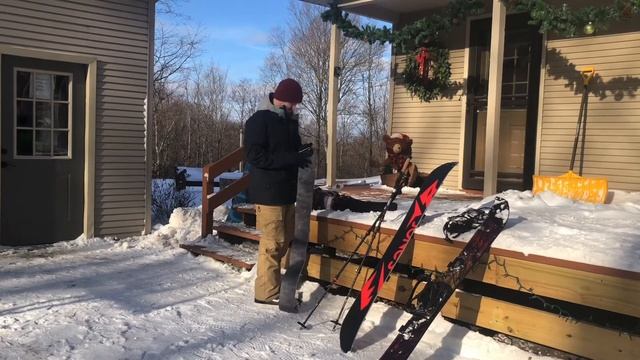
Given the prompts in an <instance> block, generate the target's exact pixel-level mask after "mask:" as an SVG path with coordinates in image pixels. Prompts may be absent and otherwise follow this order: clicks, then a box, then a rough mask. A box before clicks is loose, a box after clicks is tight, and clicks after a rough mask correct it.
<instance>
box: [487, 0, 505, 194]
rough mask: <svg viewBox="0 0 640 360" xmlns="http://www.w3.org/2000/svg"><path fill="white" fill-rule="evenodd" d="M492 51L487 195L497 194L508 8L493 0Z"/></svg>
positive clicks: (488, 118)
mask: <svg viewBox="0 0 640 360" xmlns="http://www.w3.org/2000/svg"><path fill="white" fill-rule="evenodd" d="M491 16H492V18H491V50H490V57H489V94H488V98H487V131H486V139H485V149H486V151H485V159H484V195H485V196H489V195H492V194H495V193H496V192H497V187H498V149H499V148H500V107H501V106H500V104H501V101H500V100H501V98H502V64H503V62H504V32H505V31H504V30H505V23H506V18H507V9H506V7H505V5H504V3H503V2H502V1H501V0H493V11H492V15H491Z"/></svg>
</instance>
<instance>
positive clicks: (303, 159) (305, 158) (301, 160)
mask: <svg viewBox="0 0 640 360" xmlns="http://www.w3.org/2000/svg"><path fill="white" fill-rule="evenodd" d="M297 155H298V159H297V164H298V167H300V168H302V169H305V168H307V167H308V166H309V165H311V156H313V144H311V143H309V144H303V145H302V146H301V147H300V150H298V154H297Z"/></svg>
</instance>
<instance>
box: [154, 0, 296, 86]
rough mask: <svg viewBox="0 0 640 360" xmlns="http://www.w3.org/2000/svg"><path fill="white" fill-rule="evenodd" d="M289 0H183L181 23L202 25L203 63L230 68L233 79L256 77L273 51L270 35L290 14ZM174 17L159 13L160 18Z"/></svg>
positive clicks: (167, 20) (171, 20)
mask: <svg viewBox="0 0 640 360" xmlns="http://www.w3.org/2000/svg"><path fill="white" fill-rule="evenodd" d="M289 3H290V2H289V0H235V1H234V0H232V1H227V0H184V1H181V2H179V4H180V6H179V8H178V9H177V11H178V12H179V13H180V14H182V15H184V16H185V17H186V18H185V19H181V22H182V23H183V24H181V26H193V27H195V28H199V29H200V30H201V31H200V32H201V34H202V36H203V44H202V53H201V55H200V58H199V59H200V61H202V63H204V64H206V65H208V64H211V63H213V64H216V65H218V66H220V67H221V68H223V69H226V70H227V71H228V75H229V78H230V79H231V80H239V79H241V78H251V79H257V78H258V77H259V76H260V67H261V66H262V64H263V60H264V58H265V57H266V55H267V54H268V53H269V51H270V47H269V46H270V45H269V35H270V34H271V32H272V30H273V29H274V28H275V27H277V26H282V25H283V24H284V22H285V21H286V18H287V17H288V6H289ZM174 21H175V20H173V19H172V18H167V17H166V16H162V15H158V22H168V23H172V22H174Z"/></svg>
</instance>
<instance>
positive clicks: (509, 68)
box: [502, 59, 515, 84]
mask: <svg viewBox="0 0 640 360" xmlns="http://www.w3.org/2000/svg"><path fill="white" fill-rule="evenodd" d="M514 68H515V61H514V60H513V59H510V60H505V61H504V67H503V68H502V83H503V84H504V83H510V82H513V72H514Z"/></svg>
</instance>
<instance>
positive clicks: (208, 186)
mask: <svg viewBox="0 0 640 360" xmlns="http://www.w3.org/2000/svg"><path fill="white" fill-rule="evenodd" d="M243 160H244V148H242V147H240V148H238V149H237V150H235V151H234V152H232V153H230V154H229V155H227V156H225V157H224V158H222V159H220V160H218V161H216V162H214V163H212V164H208V165H206V166H205V167H204V168H202V237H203V238H204V237H206V236H208V235H209V234H211V233H212V232H213V210H214V209H215V208H217V207H218V206H220V205H222V204H224V203H225V202H226V201H227V200H229V199H231V198H232V197H234V196H235V195H237V194H238V193H240V192H241V191H243V190H245V189H246V188H247V187H249V174H245V175H243V176H242V177H241V178H240V179H238V180H236V181H234V182H232V183H231V184H229V185H228V186H226V187H225V188H224V189H221V190H220V191H218V192H217V193H216V192H215V191H214V187H213V182H214V179H215V178H216V176H218V175H220V174H222V173H223V172H225V171H227V170H228V169H230V168H233V167H235V166H237V165H238V163H240V162H241V161H243Z"/></svg>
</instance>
